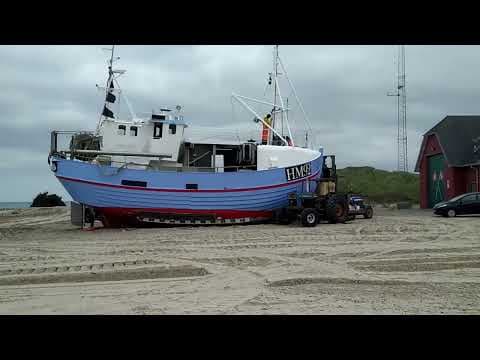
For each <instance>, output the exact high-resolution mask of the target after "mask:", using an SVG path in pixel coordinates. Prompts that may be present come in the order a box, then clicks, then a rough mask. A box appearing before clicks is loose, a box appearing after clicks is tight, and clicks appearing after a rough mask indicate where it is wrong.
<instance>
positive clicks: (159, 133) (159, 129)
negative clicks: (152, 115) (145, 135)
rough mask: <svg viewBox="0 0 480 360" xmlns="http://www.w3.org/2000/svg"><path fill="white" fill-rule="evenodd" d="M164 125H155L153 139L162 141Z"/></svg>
mask: <svg viewBox="0 0 480 360" xmlns="http://www.w3.org/2000/svg"><path fill="white" fill-rule="evenodd" d="M162 129H163V124H161V123H160V124H158V123H157V124H155V125H154V127H153V138H154V139H160V138H161V137H162Z"/></svg>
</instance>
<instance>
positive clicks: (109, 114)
mask: <svg viewBox="0 0 480 360" xmlns="http://www.w3.org/2000/svg"><path fill="white" fill-rule="evenodd" d="M102 115H103V116H106V117H109V118H112V119H115V117H114V116H113V112H112V110H110V109H109V108H107V106H106V105H105V106H104V107H103V113H102Z"/></svg>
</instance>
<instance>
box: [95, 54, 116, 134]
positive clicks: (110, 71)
mask: <svg viewBox="0 0 480 360" xmlns="http://www.w3.org/2000/svg"><path fill="white" fill-rule="evenodd" d="M103 50H108V51H110V60H108V78H107V84H106V85H105V101H104V102H103V108H102V112H101V113H100V119H99V120H98V124H97V128H96V130H95V134H96V135H98V132H99V130H100V126H101V125H102V121H103V118H104V117H105V115H103V109H104V108H105V107H106V106H107V96H108V93H109V91H110V84H111V83H112V82H113V68H112V67H113V55H114V53H115V45H112V47H111V48H109V49H105V48H104V49H103ZM97 87H98V85H97Z"/></svg>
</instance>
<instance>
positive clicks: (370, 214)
mask: <svg viewBox="0 0 480 360" xmlns="http://www.w3.org/2000/svg"><path fill="white" fill-rule="evenodd" d="M363 217H364V218H365V219H371V218H372V217H373V209H372V208H371V207H368V208H367V209H366V210H365V214H363Z"/></svg>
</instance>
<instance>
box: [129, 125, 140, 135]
mask: <svg viewBox="0 0 480 360" xmlns="http://www.w3.org/2000/svg"><path fill="white" fill-rule="evenodd" d="M137 134H138V128H137V127H136V126H130V136H137Z"/></svg>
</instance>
